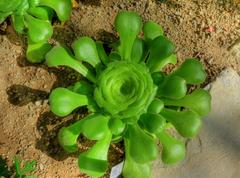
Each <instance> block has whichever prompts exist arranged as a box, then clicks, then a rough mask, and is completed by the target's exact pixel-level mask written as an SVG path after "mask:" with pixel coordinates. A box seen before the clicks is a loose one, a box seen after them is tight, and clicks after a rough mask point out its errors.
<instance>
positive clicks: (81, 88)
mask: <svg viewBox="0 0 240 178" xmlns="http://www.w3.org/2000/svg"><path fill="white" fill-rule="evenodd" d="M71 90H72V91H73V92H76V93H79V94H82V95H89V96H93V90H94V88H93V86H92V85H91V84H89V83H88V82H86V81H83V80H81V81H79V82H76V83H75V84H74V85H73V88H72V89H71Z"/></svg>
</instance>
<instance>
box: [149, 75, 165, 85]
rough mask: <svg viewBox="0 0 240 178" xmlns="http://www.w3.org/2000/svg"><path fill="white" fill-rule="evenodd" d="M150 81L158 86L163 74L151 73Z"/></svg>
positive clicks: (161, 81) (163, 77) (162, 79)
mask: <svg viewBox="0 0 240 178" xmlns="http://www.w3.org/2000/svg"><path fill="white" fill-rule="evenodd" d="M152 79H153V82H154V84H155V85H157V86H159V85H161V84H162V83H163V81H164V79H165V76H164V73H163V72H154V73H152Z"/></svg>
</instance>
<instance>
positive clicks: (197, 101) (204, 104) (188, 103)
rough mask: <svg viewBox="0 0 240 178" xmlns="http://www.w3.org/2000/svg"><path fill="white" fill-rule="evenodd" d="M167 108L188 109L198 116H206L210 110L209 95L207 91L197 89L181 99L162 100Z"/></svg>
mask: <svg viewBox="0 0 240 178" xmlns="http://www.w3.org/2000/svg"><path fill="white" fill-rule="evenodd" d="M162 100H163V102H164V104H165V105H167V106H183V107H186V108H189V109H191V110H193V111H195V112H196V113H198V114H199V115H200V116H206V115H207V114H208V113H209V112H210V110H211V95H210V94H209V92H208V91H206V90H203V89H197V90H195V91H193V92H192V93H191V94H188V95H186V96H185V97H183V98H182V99H179V100H173V99H166V98H163V99H162Z"/></svg>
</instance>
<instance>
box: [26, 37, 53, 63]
mask: <svg viewBox="0 0 240 178" xmlns="http://www.w3.org/2000/svg"><path fill="white" fill-rule="evenodd" d="M51 48H52V45H50V44H49V43H48V42H41V43H32V42H31V41H30V40H29V41H28V47H27V52H26V57H27V59H28V61H30V62H31V63H41V62H43V61H44V60H45V55H46V54H47V52H49V51H50V49H51Z"/></svg>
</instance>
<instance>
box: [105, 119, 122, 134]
mask: <svg viewBox="0 0 240 178" xmlns="http://www.w3.org/2000/svg"><path fill="white" fill-rule="evenodd" d="M125 126H126V124H125V123H123V122H122V121H121V119H118V118H111V119H110V120H109V122H108V127H109V129H110V131H111V132H112V134H113V135H120V134H121V133H122V132H123V131H124V129H125Z"/></svg>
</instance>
